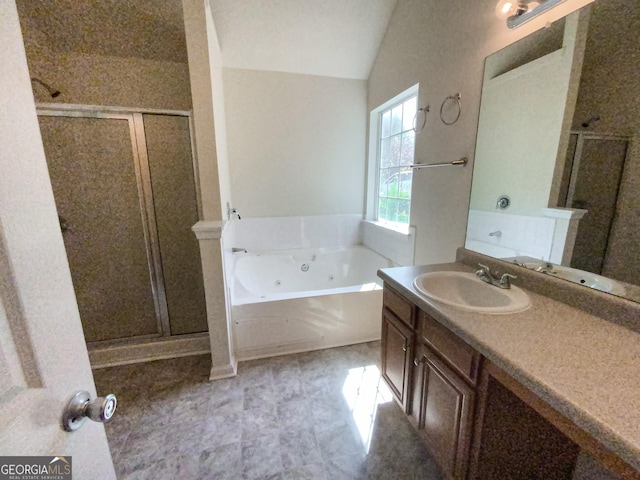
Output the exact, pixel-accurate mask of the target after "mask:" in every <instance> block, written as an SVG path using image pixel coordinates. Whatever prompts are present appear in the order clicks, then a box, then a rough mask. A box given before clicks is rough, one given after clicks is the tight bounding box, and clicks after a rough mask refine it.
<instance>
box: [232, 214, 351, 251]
mask: <svg viewBox="0 0 640 480" xmlns="http://www.w3.org/2000/svg"><path fill="white" fill-rule="evenodd" d="M361 222H362V215H361V214H347V215H313V216H302V217H261V218H243V219H242V221H240V222H230V224H229V227H230V228H232V229H233V231H232V232H231V231H230V232H229V233H228V235H229V238H230V239H233V241H234V242H235V243H236V244H235V245H226V244H225V247H226V248H229V249H230V248H232V247H241V248H246V249H247V250H249V251H269V250H289V249H302V248H321V247H324V248H330V247H345V246H352V245H360V244H362V225H361ZM226 235H227V233H226V232H225V236H226Z"/></svg>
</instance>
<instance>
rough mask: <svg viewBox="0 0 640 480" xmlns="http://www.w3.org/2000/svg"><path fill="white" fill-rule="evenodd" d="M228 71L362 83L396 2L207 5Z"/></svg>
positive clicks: (237, 0)
mask: <svg viewBox="0 0 640 480" xmlns="http://www.w3.org/2000/svg"><path fill="white" fill-rule="evenodd" d="M210 4H211V11H212V13H213V19H214V23H215V25H216V29H217V31H218V39H219V42H220V47H221V50H222V58H223V64H224V66H225V67H230V68H247V69H254V70H273V71H282V72H293V73H305V74H312V75H323V76H330V77H345V78H358V79H366V78H368V77H369V72H370V71H371V67H372V65H373V62H374V60H375V57H376V54H377V53H378V49H379V47H380V43H381V42H382V38H383V37H384V34H385V32H386V29H387V25H388V23H389V20H390V18H391V14H392V13H393V9H394V8H395V5H396V0H321V1H313V0H210Z"/></svg>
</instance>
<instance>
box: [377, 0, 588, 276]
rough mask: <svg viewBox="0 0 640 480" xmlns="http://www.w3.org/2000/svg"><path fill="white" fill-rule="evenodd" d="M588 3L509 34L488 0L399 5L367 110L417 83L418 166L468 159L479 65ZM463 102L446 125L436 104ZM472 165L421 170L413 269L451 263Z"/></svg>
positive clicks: (461, 231) (575, 1) (579, 0)
mask: <svg viewBox="0 0 640 480" xmlns="http://www.w3.org/2000/svg"><path fill="white" fill-rule="evenodd" d="M587 3H590V2H589V1H588V0H568V1H566V2H565V3H563V4H562V5H560V6H558V7H556V8H554V9H552V10H551V11H550V12H548V13H547V14H546V15H542V16H540V17H538V18H537V19H535V20H532V21H531V22H529V23H527V24H525V25H524V26H522V27H520V28H518V29H515V30H509V29H508V28H507V27H506V25H505V22H504V21H503V20H499V19H498V18H497V17H496V16H495V14H494V11H495V6H496V2H495V1H494V0H491V1H489V0H481V1H478V2H473V5H471V4H470V3H469V2H468V1H465V0H451V1H447V2H442V1H437V0H428V1H425V0H399V1H398V5H397V7H396V11H395V13H394V15H393V18H392V19H391V22H390V24H389V29H388V30H387V34H386V36H385V39H384V40H383V42H382V45H381V48H380V51H379V53H378V57H377V59H376V62H375V64H374V67H373V69H372V72H371V76H370V77H369V100H368V109H369V110H372V109H373V108H375V107H377V106H378V105H380V104H382V103H384V102H385V101H386V100H388V99H389V98H392V97H393V96H395V95H396V94H398V93H399V92H401V91H403V90H406V89H407V88H409V87H410V86H411V85H414V84H415V83H418V82H419V83H420V99H419V105H420V106H424V105H426V104H430V105H431V107H432V108H431V114H430V115H429V118H428V120H427V125H426V127H425V129H424V130H423V131H422V132H421V133H420V134H418V135H417V137H416V153H415V158H416V161H417V162H422V163H426V162H434V163H435V162H441V161H450V160H454V159H457V158H460V157H462V156H468V157H469V159H470V160H472V159H473V154H474V145H475V136H476V127H477V122H478V110H479V104H480V92H481V87H482V85H481V83H482V72H483V64H484V58H485V57H486V56H487V55H489V54H491V53H493V52H495V51H497V50H499V49H500V48H502V47H504V46H506V45H508V44H511V43H513V42H514V41H516V40H518V39H519V38H521V37H523V36H526V35H527V34H529V33H531V32H533V31H535V30H537V29H539V28H541V27H542V26H544V25H545V23H546V22H547V21H552V20H555V19H557V18H560V17H561V16H563V15H566V14H567V13H568V12H570V11H573V10H575V9H577V8H579V7H580V6H582V5H584V4H587ZM456 92H460V93H461V95H462V108H463V111H462V115H461V116H460V120H459V121H458V123H456V124H455V125H452V126H446V125H444V124H443V123H442V122H441V121H440V119H439V116H438V112H439V109H440V104H441V103H442V100H443V99H444V98H445V97H447V96H449V95H452V94H454V93H456ZM472 166H473V162H471V164H470V165H469V166H467V167H465V168H459V167H458V168H441V169H424V170H421V171H417V172H416V173H415V175H414V181H413V191H412V195H413V201H412V205H413V207H412V209H411V224H412V225H414V226H415V227H416V231H417V232H416V258H415V263H417V264H421V263H437V262H443V261H451V260H453V259H454V258H455V251H456V249H457V248H458V247H460V246H462V245H463V244H464V237H465V228H466V221H467V212H468V205H469V194H470V189H471V176H472Z"/></svg>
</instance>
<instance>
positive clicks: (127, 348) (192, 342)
mask: <svg viewBox="0 0 640 480" xmlns="http://www.w3.org/2000/svg"><path fill="white" fill-rule="evenodd" d="M206 353H211V343H210V341H209V334H208V333H206V334H202V335H190V336H188V337H170V338H163V339H154V340H146V341H142V342H140V343H135V344H123V345H110V346H103V347H94V348H91V349H89V362H90V363H91V368H92V369H94V370H95V369H98V368H105V367H114V366H117V365H128V364H131V363H140V362H150V361H153V360H163V359H167V358H177V357H187V356H190V355H202V354H206Z"/></svg>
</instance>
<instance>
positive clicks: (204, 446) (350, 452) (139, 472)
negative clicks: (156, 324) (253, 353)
mask: <svg viewBox="0 0 640 480" xmlns="http://www.w3.org/2000/svg"><path fill="white" fill-rule="evenodd" d="M379 348H380V344H379V342H374V343H371V344H364V345H353V346H349V347H341V348H338V349H334V351H317V352H309V353H304V354H296V355H288V356H282V357H275V358H270V359H263V360H257V361H252V362H245V363H244V364H241V365H240V369H239V374H238V377H237V378H233V379H224V380H219V381H214V382H209V381H208V380H207V374H208V371H209V365H208V362H210V358H207V357H206V356H202V357H192V358H191V359H190V360H189V361H188V362H187V361H186V360H187V359H177V360H169V361H158V362H150V363H149V364H140V365H138V366H136V368H135V369H129V368H127V367H113V368H108V369H101V370H96V371H95V372H94V376H95V381H96V386H97V389H98V392H99V394H105V393H108V392H111V391H114V392H116V394H118V392H122V393H121V394H120V396H119V399H120V398H122V399H126V402H125V401H124V400H123V404H122V405H119V408H118V412H117V413H116V417H115V418H114V420H113V422H114V423H113V424H111V426H110V425H109V424H107V428H106V431H107V436H108V440H109V442H110V443H109V445H110V448H111V449H112V454H113V459H114V462H115V464H116V470H117V473H118V478H119V479H121V480H130V479H134V478H146V479H149V478H155V479H165V478H166V479H172V480H173V479H176V478H180V479H181V480H182V479H185V480H189V479H191V478H199V479H204V478H215V479H216V480H218V479H221V480H224V479H233V480H238V479H251V480H260V479H267V478H269V479H282V480H288V479H312V480H329V479H331V480H333V479H340V480H343V479H349V478H367V477H366V476H364V475H368V476H369V477H368V478H381V479H382V478H393V479H394V480H409V479H414V478H420V479H421V480H422V479H424V480H440V478H441V477H440V476H439V474H437V470H435V472H436V473H433V472H432V471H431V470H429V468H431V467H433V464H432V460H431V458H430V457H429V456H428V454H426V452H425V451H424V447H423V446H422V443H421V442H420V441H419V439H417V437H415V436H412V435H413V430H412V429H411V427H410V426H409V424H408V423H407V422H406V420H404V417H403V416H402V413H401V412H400V409H399V407H398V406H397V405H396V404H395V402H390V403H386V404H381V405H379V406H378V410H377V413H376V414H375V416H374V418H375V424H374V427H373V434H372V435H373V437H372V439H371V442H370V448H369V453H368V454H367V453H366V448H365V446H364V444H363V441H362V439H361V438H360V436H359V434H358V433H357V431H356V428H355V426H354V423H353V414H352V412H351V410H350V409H349V406H348V404H347V401H346V400H345V398H344V395H343V391H342V390H343V386H344V381H345V379H346V378H347V376H348V375H349V371H350V370H351V369H354V368H356V369H360V368H362V367H366V366H370V365H379V357H380V354H379ZM183 361H184V364H182V363H181V362H183ZM165 362H166V363H167V365H168V369H169V370H171V371H172V372H173V374H174V375H179V376H180V378H179V380H175V379H172V378H170V377H169V376H168V374H166V373H163V374H162V375H159V372H161V371H163V364H164V363H165ZM120 369H124V371H125V373H126V375H125V377H124V379H123V380H120V378H119V376H118V375H117V372H118V371H119V370H120ZM306 372H311V375H310V376H311V377H312V378H314V380H313V381H312V382H311V383H314V382H315V384H316V386H315V387H313V388H311V391H312V394H309V393H308V384H309V383H310V382H308V381H307V373H306ZM153 375H156V376H161V377H162V381H161V382H160V384H154V382H153ZM243 377H245V378H243ZM250 379H252V380H253V381H255V383H252V382H251V381H250ZM296 379H297V380H299V381H300V382H301V383H302V387H301V388H298V387H299V386H300V384H299V383H297V382H295V380H296ZM318 386H321V387H320V388H316V387H318ZM365 390H367V391H368V389H364V390H361V394H362V395H365V393H364V392H365ZM270 394H272V396H270ZM202 399H204V400H202ZM259 399H262V403H261V402H260V401H259ZM145 403H148V404H149V405H148V406H147V407H145V408H141V407H140V405H144V404H145ZM203 405H208V414H207V415H206V416H202V415H200V413H202V412H203V411H204V407H203ZM121 406H122V408H120V407H121ZM245 406H247V407H248V408H245ZM191 409H193V412H194V414H193V415H192V416H190V415H189V414H188V413H187V412H189V411H191ZM176 411H177V412H184V415H174V416H172V415H171V414H172V413H174V412H176ZM394 413H395V414H396V416H394ZM396 417H397V418H396ZM154 418H156V420H155V421H154ZM158 418H159V419H160V420H157V419H158ZM398 419H402V420H403V421H402V422H399V423H398V421H397V420H398ZM116 422H117V423H116ZM389 451H391V452H392V454H388V453H386V452H389ZM407 462H412V463H413V464H415V465H416V467H415V468H414V469H413V470H411V471H408V470H406V469H405V470H403V468H404V467H403V465H405V464H406V463H407ZM379 472H384V473H385V475H386V473H387V472H395V473H394V475H393V476H388V475H387V476H385V475H382V473H380V474H378V473H379ZM398 472H400V473H398ZM416 472H417V473H416ZM425 472H426V473H425Z"/></svg>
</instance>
